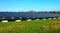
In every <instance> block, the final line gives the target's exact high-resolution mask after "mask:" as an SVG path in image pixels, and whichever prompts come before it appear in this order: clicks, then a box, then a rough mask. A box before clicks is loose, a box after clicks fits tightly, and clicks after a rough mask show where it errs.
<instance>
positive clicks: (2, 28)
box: [0, 19, 60, 33]
mask: <svg viewBox="0 0 60 33" xmlns="http://www.w3.org/2000/svg"><path fill="white" fill-rule="evenodd" d="M0 33H60V20H59V19H51V20H32V21H21V22H7V23H2V22H1V23H0Z"/></svg>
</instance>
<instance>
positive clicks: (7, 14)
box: [0, 12, 60, 18]
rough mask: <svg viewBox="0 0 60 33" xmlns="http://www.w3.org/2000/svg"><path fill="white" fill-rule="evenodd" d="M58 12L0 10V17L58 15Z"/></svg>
mask: <svg viewBox="0 0 60 33" xmlns="http://www.w3.org/2000/svg"><path fill="white" fill-rule="evenodd" d="M59 16H60V14H50V13H31V12H0V18H3V17H4V18H10V17H15V18H16V17H23V18H27V17H30V18H31V17H59Z"/></svg>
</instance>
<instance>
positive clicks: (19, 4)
mask: <svg viewBox="0 0 60 33" xmlns="http://www.w3.org/2000/svg"><path fill="white" fill-rule="evenodd" d="M30 10H35V11H54V10H56V11H58V10H60V0H0V11H2V12H5V11H8V12H27V11H30Z"/></svg>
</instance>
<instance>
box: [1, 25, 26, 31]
mask: <svg viewBox="0 0 60 33" xmlns="http://www.w3.org/2000/svg"><path fill="white" fill-rule="evenodd" d="M24 26H25V25H18V26H4V27H0V31H3V30H11V29H15V28H20V29H22V28H24Z"/></svg>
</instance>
